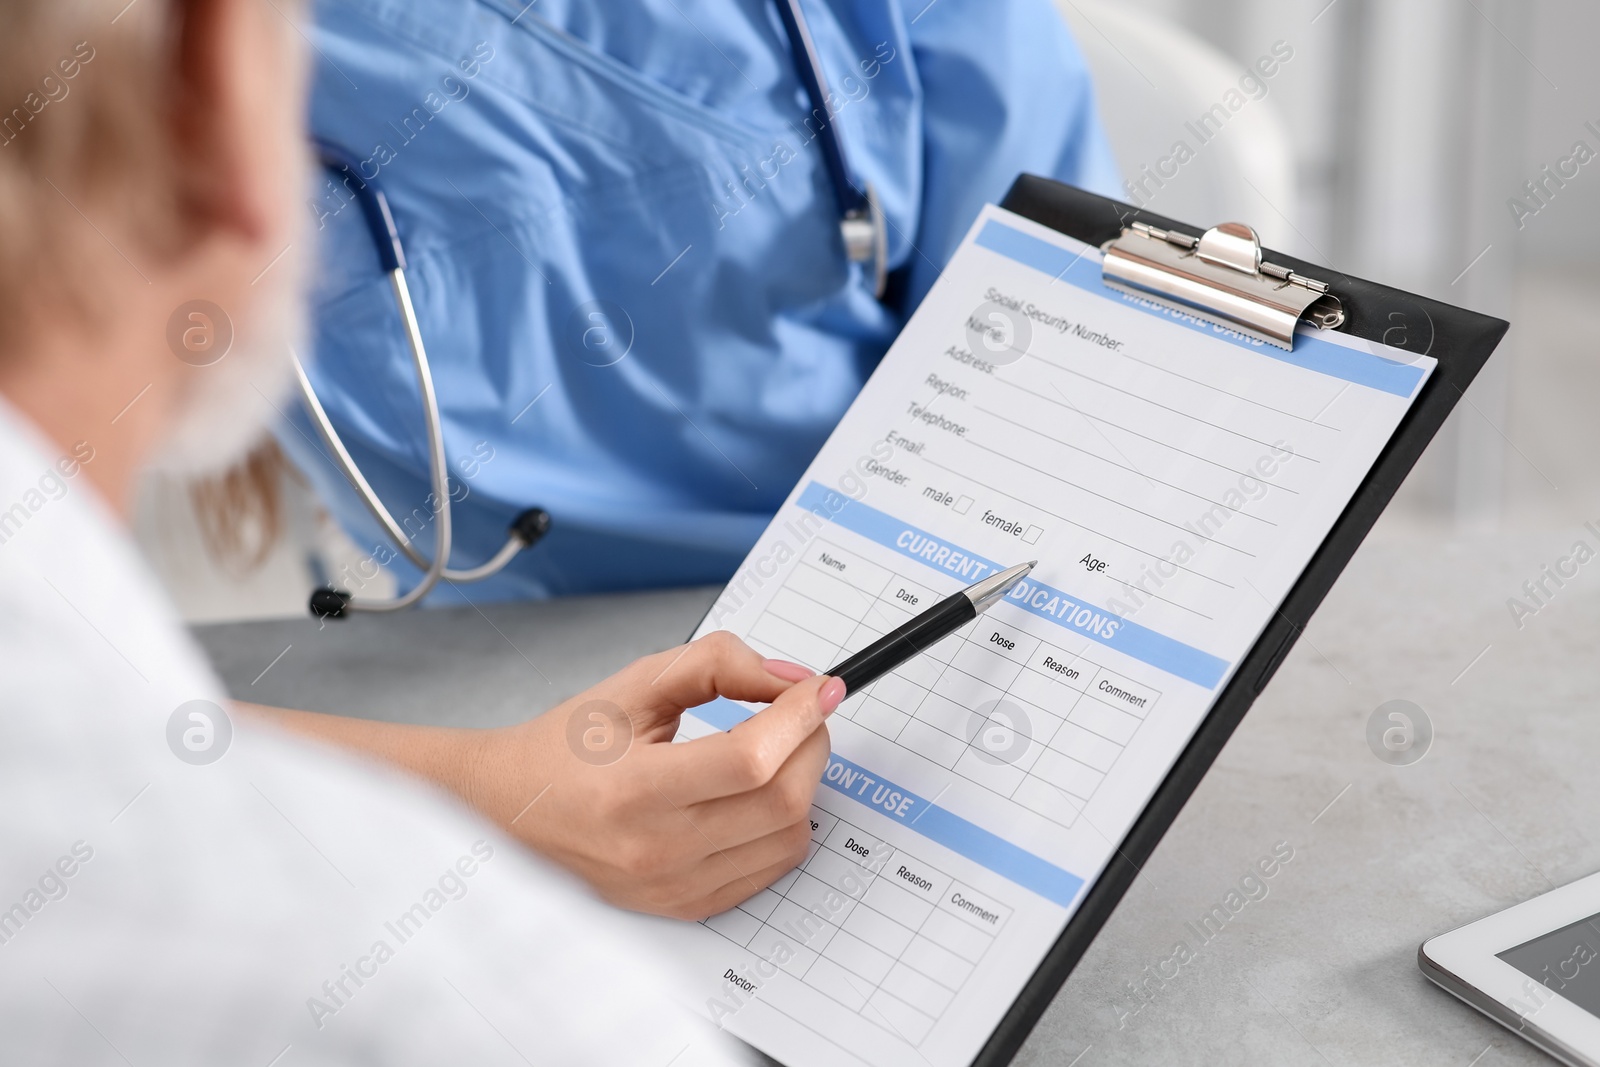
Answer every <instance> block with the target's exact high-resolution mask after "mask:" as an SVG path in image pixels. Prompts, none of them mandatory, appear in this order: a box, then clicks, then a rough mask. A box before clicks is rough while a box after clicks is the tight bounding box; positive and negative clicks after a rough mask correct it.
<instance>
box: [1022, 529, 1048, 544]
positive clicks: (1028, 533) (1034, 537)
mask: <svg viewBox="0 0 1600 1067" xmlns="http://www.w3.org/2000/svg"><path fill="white" fill-rule="evenodd" d="M1042 533H1044V531H1043V530H1041V529H1039V527H1037V526H1030V527H1028V528H1027V529H1026V530H1024V531H1023V532H1022V539H1023V540H1024V541H1026V542H1028V544H1030V545H1031V544H1034V543H1035V542H1036V541H1038V540H1039V535H1040V534H1042Z"/></svg>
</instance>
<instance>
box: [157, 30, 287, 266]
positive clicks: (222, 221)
mask: <svg viewBox="0 0 1600 1067" xmlns="http://www.w3.org/2000/svg"><path fill="white" fill-rule="evenodd" d="M285 6H287V7H289V8H290V10H291V11H292V10H293V9H295V8H297V7H298V6H299V5H297V4H293V5H284V4H279V3H273V2H270V0H269V2H266V3H263V2H262V0H173V3H172V11H173V15H174V17H175V18H176V19H177V23H178V24H177V25H176V26H174V27H173V34H172V39H173V41H174V51H173V67H172V78H171V86H172V88H171V93H172V96H171V102H172V110H171V114H172V126H171V131H172V152H173V157H174V161H175V163H176V164H177V166H178V168H179V173H178V174H177V176H176V179H177V185H178V188H179V190H180V191H181V195H182V196H183V198H184V207H185V209H186V214H187V216H188V217H189V218H192V219H194V220H196V221H197V222H199V223H200V224H201V225H202V226H203V227H205V228H206V229H208V230H210V231H212V232H218V231H222V232H225V233H228V234H230V235H232V236H234V237H237V238H239V239H242V240H244V241H246V242H249V243H255V242H259V241H262V240H264V239H267V238H268V237H269V236H270V235H271V232H272V228H273V225H274V222H275V219H276V210H277V209H278V207H279V206H280V205H281V204H282V203H283V197H282V194H281V191H280V189H279V183H280V182H281V181H282V180H283V179H284V177H285V172H284V161H283V160H282V159H281V158H276V157H278V156H281V154H282V153H281V148H282V146H283V144H284V140H283V138H284V136H301V133H300V127H299V124H300V122H301V121H302V111H301V108H302V101H303V87H302V86H301V84H300V76H301V63H300V62H299V56H298V54H297V49H296V48H295V47H294V45H295V43H297V42H291V40H290V38H293V37H294V35H295V33H296V30H295V29H293V28H291V26H290V25H288V24H287V19H288V17H289V14H288V13H287V12H285V11H284V10H283V9H284V7H285Z"/></svg>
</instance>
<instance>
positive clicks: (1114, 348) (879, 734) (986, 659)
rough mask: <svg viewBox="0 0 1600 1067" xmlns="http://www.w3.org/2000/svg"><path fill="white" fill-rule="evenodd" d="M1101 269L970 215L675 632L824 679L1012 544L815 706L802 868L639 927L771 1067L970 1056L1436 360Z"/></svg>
mask: <svg viewBox="0 0 1600 1067" xmlns="http://www.w3.org/2000/svg"><path fill="white" fill-rule="evenodd" d="M1100 278H1101V270H1100V253H1099V251H1098V250H1097V249H1095V248H1093V247H1091V246H1087V245H1084V244H1081V243H1080V242H1077V241H1074V240H1073V239H1071V238H1069V237H1065V236H1063V235H1061V234H1059V233H1057V232H1055V231H1053V230H1050V229H1048V228H1046V227H1043V226H1040V225H1038V224H1036V223H1033V222H1031V221H1029V220H1026V219H1023V218H1021V217H1019V216H1017V215H1014V214H1011V213H1009V212H1006V211H1004V210H1002V209H999V208H996V207H989V208H986V209H985V211H984V213H983V215H982V216H981V217H980V218H979V220H978V221H977V223H976V224H975V225H974V227H973V229H972V231H971V232H970V233H969V234H968V235H967V238H966V240H965V242H964V243H963V244H962V246H961V247H960V249H959V250H958V251H957V252H956V254H955V256H954V258H953V259H952V260H951V262H950V265H949V266H948V267H947V268H946V269H945V271H944V273H943V275H942V276H941V277H940V279H939V281H938V282H937V283H936V284H935V285H934V287H933V289H932V291H931V292H930V293H929V294H928V297H927V299H926V300H925V301H924V302H923V304H922V306H921V307H920V308H919V309H918V311H917V312H916V314H915V315H914V316H913V317H912V319H911V321H910V323H909V324H908V325H907V326H906V328H905V330H904V332H903V333H901V335H900V337H899V338H898V340H896V341H895V343H894V346H893V347H892V348H891V349H890V351H889V353H888V355H887V356H886V357H885V358H884V360H883V362H882V364H881V366H879V368H878V370H877V371H876V373H875V374H873V376H872V378H871V380H870V381H869V382H868V383H867V385H866V387H865V388H864V389H863V390H862V392H861V395H860V397H859V398H858V399H857V400H856V402H855V404H854V405H853V406H852V407H851V408H850V410H849V412H848V413H847V414H846V416H845V417H844V419H843V421H842V422H841V423H840V425H839V427H838V429H837V430H836V431H835V432H834V434H833V436H832V437H831V438H830V439H829V440H828V442H827V444H826V445H825V446H824V448H823V449H822V451H821V452H820V453H819V454H818V456H817V458H816V460H815V462H813V463H812V465H811V467H810V469H809V470H808V471H807V473H806V475H805V477H804V478H803V479H802V480H801V482H800V484H799V485H798V486H797V487H796V488H795V490H794V492H793V493H792V494H791V495H790V497H789V499H788V501H787V502H786V503H785V504H784V506H783V508H782V509H781V510H780V511H779V512H778V514H777V516H776V518H775V519H774V520H773V523H772V525H771V526H770V527H769V528H768V529H767V531H766V533H765V534H764V535H763V536H762V538H761V539H760V541H759V542H758V543H757V544H756V546H755V548H754V550H753V551H752V552H751V553H750V556H749V557H748V558H747V559H746V560H745V562H744V564H743V565H742V566H741V567H740V569H739V571H738V573H737V574H736V576H735V577H734V579H733V581H732V582H731V583H729V585H728V588H727V589H726V590H725V591H724V593H723V595H722V596H721V598H720V599H719V600H718V602H717V604H716V606H715V607H714V609H713V610H712V612H711V613H710V615H709V616H708V617H707V618H706V620H705V621H704V623H703V624H702V625H701V627H700V632H701V633H705V632H709V631H711V630H716V629H727V630H731V631H733V632H734V633H736V634H738V635H740V636H741V637H743V638H744V639H745V640H747V641H748V642H749V643H750V644H751V645H753V646H754V647H755V648H757V649H758V650H760V651H761V652H762V653H764V654H767V655H771V656H777V657H781V658H785V659H791V660H795V661H797V662H799V663H803V664H805V665H806V666H808V667H811V668H813V669H815V670H818V671H822V670H826V669H827V668H828V667H830V666H832V665H833V664H835V663H837V662H839V661H840V660H842V659H844V658H845V657H847V656H849V655H850V654H852V653H854V652H856V651H857V650H859V649H861V648H862V647H864V646H865V645H867V644H868V643H870V642H871V641H873V640H876V639H877V638H878V637H880V636H882V635H883V634H884V633H886V632H888V631H889V630H891V629H893V628H894V627H896V626H898V625H900V624H902V623H904V622H906V621H907V620H909V619H910V618H911V617H912V616H913V615H915V614H916V613H918V612H921V611H924V610H926V609H927V608H928V607H930V606H931V605H932V604H934V603H935V602H936V601H937V600H938V599H939V598H941V597H945V596H948V595H950V594H951V593H953V592H955V591H957V590H958V589H960V588H962V587H963V586H966V585H968V584H970V583H972V582H974V581H977V580H978V579H980V578H983V577H986V576H987V575H990V574H993V573H994V572H995V571H996V570H999V569H1002V568H1005V567H1008V566H1010V565H1012V564H1015V563H1018V562H1022V561H1025V560H1029V559H1038V560H1039V565H1038V567H1037V568H1036V569H1035V570H1034V572H1033V573H1032V575H1030V576H1029V577H1028V578H1027V579H1026V580H1024V581H1023V582H1022V583H1021V584H1019V585H1018V586H1017V587H1016V588H1015V589H1014V590H1013V591H1012V592H1011V594H1010V596H1009V597H1008V598H1007V599H1006V600H1005V601H1003V602H1002V603H1000V604H998V605H996V606H994V607H993V608H991V609H990V610H989V612H988V613H987V614H985V615H983V616H981V617H980V618H978V619H977V620H976V621H974V622H973V623H970V624H968V625H967V626H966V627H965V628H964V629H962V630H961V631H960V632H958V633H956V634H954V635H953V636H951V637H950V638H948V639H946V640H945V641H943V642H941V643H940V644H939V645H937V646H935V648H933V649H932V650H930V651H929V652H927V653H925V654H923V655H921V656H918V657H917V658H915V659H914V660H912V661H911V662H909V663H907V664H905V665H904V666H902V667H901V668H900V669H899V670H897V671H895V672H894V673H893V674H891V675H889V676H887V677H884V678H883V679H881V680H879V681H878V682H876V683H874V684H873V685H871V686H868V687H866V688H865V689H864V690H862V691H861V692H858V693H852V694H850V695H849V696H848V698H847V699H846V701H845V702H844V704H843V705H842V706H841V707H840V708H839V710H838V711H837V712H836V713H835V714H834V716H833V717H832V718H831V719H830V720H829V731H830V734H831V739H832V750H833V755H832V757H831V758H830V760H829V763H828V767H827V771H826V774H825V776H824V780H823V787H822V788H820V789H819V790H818V796H817V801H816V807H815V809H814V810H813V812H812V829H813V834H812V841H813V844H812V848H811V852H810V855H809V858H808V859H807V860H806V862H805V863H804V864H803V865H802V866H801V867H800V868H799V869H797V870H795V871H793V872H791V873H790V874H789V875H787V876H786V877H784V878H783V879H781V880H780V881H779V882H777V883H776V884H775V885H773V886H772V887H771V888H770V889H767V890H765V891H763V892H761V893H759V894H757V895H756V896H755V897H753V898H752V899H750V900H748V901H746V902H745V903H744V904H742V905H740V906H739V907H738V908H735V909H733V910H731V911H729V912H726V913H724V914H722V915H717V916H714V917H712V918H710V919H708V920H706V921H705V922H704V923H701V924H678V925H675V926H671V927H668V928H667V929H668V930H669V931H670V932H669V934H668V935H667V936H669V937H670V938H671V939H672V941H673V947H674V948H676V949H678V950H679V953H680V955H681V957H682V958H684V959H686V960H688V961H690V963H691V966H692V969H693V972H694V975H695V977H696V979H697V981H698V982H699V985H698V986H697V987H696V988H693V989H691V990H690V991H689V992H690V1000H691V1002H692V1003H693V1004H694V1005H695V1006H696V1007H697V1008H698V1009H699V1010H702V1011H703V1012H705V1014H706V1015H707V1016H708V1017H709V1018H710V1019H712V1021H714V1022H715V1023H716V1024H717V1025H719V1026H721V1027H723V1028H725V1029H726V1030H728V1031H730V1032H731V1033H733V1034H735V1035H737V1036H738V1037H740V1038H742V1039H744V1040H746V1041H748V1042H749V1043H751V1044H752V1045H755V1046H756V1047H758V1048H760V1049H761V1050H763V1051H765V1052H766V1053H768V1054H769V1055H771V1056H773V1057H775V1058H776V1059H778V1060H779V1061H781V1062H782V1063H784V1064H787V1065H789V1067H838V1065H841V1064H871V1065H874V1067H882V1065H889V1064H895V1065H899V1064H926V1065H928V1067H956V1065H963V1064H968V1063H970V1062H971V1061H972V1059H973V1058H974V1057H975V1056H976V1054H977V1053H978V1051H979V1050H980V1049H981V1048H982V1047H983V1045H984V1043H985V1042H986V1041H987V1040H988V1039H989V1037H990V1035H991V1033H992V1032H993V1030H994V1028H995V1026H996V1025H997V1024H998V1023H999V1021H1000V1019H1001V1017H1002V1015H1003V1014H1004V1013H1005V1012H1006V1011H1007V1009H1008V1008H1010V1006H1011V1005H1012V1003H1013V1002H1014V1000H1015V999H1016V997H1017V996H1018V994H1019V993H1020V991H1021V989H1022V987H1023V985H1024V983H1025V982H1026V981H1027V980H1028V978H1029V977H1030V976H1031V975H1032V974H1033V973H1034V971H1035V970H1036V969H1037V968H1038V966H1039V964H1040V962H1041V960H1042V959H1043V957H1044V955H1045V953H1046V952H1047V951H1048V949H1049V948H1050V946H1051V945H1052V944H1053V943H1054V942H1055V941H1056V939H1057V938H1058V937H1059V936H1060V934H1061V932H1062V929H1063V928H1064V926H1065V925H1066V923H1067V921H1068V920H1069V919H1070V918H1071V917H1072V915H1073V913H1074V910H1075V909H1076V908H1077V906H1078V904H1079V902H1080V901H1081V900H1082V899H1083V896H1084V894H1085V893H1086V892H1087V891H1088V889H1089V888H1090V886H1092V885H1093V883H1094V881H1095V879H1096V877H1097V876H1098V874H1099V873H1100V872H1101V870H1102V869H1103V868H1104V867H1105V866H1106V863H1107V860H1108V858H1109V857H1110V856H1111V855H1112V854H1113V851H1114V849H1115V848H1116V847H1117V845H1118V844H1119V843H1120V841H1121V840H1122V838H1123V837H1124V835H1125V834H1126V833H1127V831H1128V829H1129V828H1130V826H1131V825H1132V823H1133V822H1134V820H1135V819H1136V818H1137V817H1138V816H1139V814H1140V812H1141V811H1142V810H1143V808H1144V807H1145V805H1146V803H1147V802H1148V801H1149V799H1150V797H1151V795H1152V794H1153V792H1154V791H1155V789H1156V788H1157V786H1158V785H1159V784H1160V783H1161V781H1162V780H1163V779H1164V778H1165V776H1166V775H1167V773H1168V771H1169V770H1170V769H1171V767H1172V764H1173V762H1174V761H1175V760H1176V758H1177V757H1178V755H1179V753H1180V752H1181V751H1182V749H1183V747H1184V745H1185V744H1186V743H1187V742H1188V740H1189V739H1190V736H1191V735H1192V734H1193V733H1194V731H1195V729H1196V728H1197V727H1198V725H1199V724H1200V722H1201V721H1202V720H1203V719H1204V717H1205V715H1206V713H1207V712H1208V711H1209V710H1210V708H1211V705H1212V702H1213V701H1214V700H1215V699H1216V697H1217V696H1218V694H1219V693H1220V692H1221V690H1222V687H1223V685H1224V684H1225V683H1226V682H1227V681H1228V679H1229V678H1230V677H1231V675H1232V674H1233V672H1234V670H1235V668H1236V667H1237V665H1238V664H1239V662H1240V660H1241V659H1242V658H1243V657H1244V656H1245V654H1246V653H1247V652H1248V651H1249V650H1250V648H1251V646H1252V645H1253V644H1254V642H1255V641H1256V639H1257V637H1258V635H1259V634H1260V633H1261V631H1262V629H1263V627H1264V626H1265V625H1266V623H1267V621H1268V620H1269V619H1270V618H1271V617H1272V615H1273V613H1274V612H1275V611H1276V610H1277V607H1278V605H1279V604H1280V603H1281V602H1282V600H1283V598H1284V597H1285V595H1286V594H1287V593H1288V591H1289V589H1290V587H1291V586H1292V585H1293V584H1294V582H1295V580H1296V579H1297V578H1298V576H1299V575H1300V573H1301V572H1302V570H1303V569H1304V568H1305V566H1306V564H1307V563H1308V561H1309V560H1310V558H1311V556H1312V554H1313V553H1314V552H1315V551H1316V549H1317V548H1318V546H1319V545H1320V544H1321V543H1322V541H1323V539H1324V538H1325V537H1326V536H1327V534H1328V531H1329V529H1330V528H1331V527H1332V525H1333V523H1334V521H1335V520H1336V519H1337V517H1338V516H1339V514H1340V513H1341V511H1343V509H1344V507H1345V505H1346V504H1347V503H1348V501H1349V499H1350V497H1351V496H1352V494H1353V493H1354V492H1355V491H1356V489H1357V487H1358V486H1359V485H1360V483H1361V481H1362V479H1363V478H1364V477H1365V476H1366V474H1367V472H1368V470H1369V469H1370V468H1371V466H1372V464H1373V462H1374V460H1375V459H1376V458H1377V456H1378V454H1379V452H1380V451H1381V450H1382V449H1383V447H1384V445H1385V444H1386V443H1387V442H1388V440H1389V438H1390V436H1391V435H1392V434H1393V433H1394V431H1395V428H1396V427H1397V426H1398V424H1399V422H1400V420H1401V418H1402V417H1403V416H1404V415H1405V413H1406V411H1407V409H1408V408H1409V407H1410V405H1411V402H1412V400H1413V399H1414V398H1415V397H1416V396H1417V394H1418V391H1419V390H1420V389H1421V387H1422V385H1423V382H1424V381H1425V380H1426V378H1427V376H1428V374H1429V373H1430V371H1431V370H1432V368H1433V366H1434V361H1433V360H1432V359H1430V358H1427V357H1417V356H1414V355H1411V354H1408V353H1403V352H1399V351H1398V350H1394V349H1388V348H1385V347H1384V346H1382V345H1377V344H1374V343H1369V342H1365V341H1360V340H1356V339H1352V338H1348V337H1344V336H1341V335H1336V334H1331V333H1319V332H1317V331H1312V330H1307V331H1305V332H1303V333H1302V334H1301V335H1300V336H1298V337H1297V338H1296V342H1295V346H1294V350H1293V351H1292V352H1286V351H1283V350H1282V349H1278V348H1275V347H1273V346H1271V345H1267V344H1263V343H1259V342H1256V341H1253V340H1251V339H1248V338H1245V337H1243V336H1241V335H1239V334H1236V333H1232V332H1230V331H1228V330H1225V329H1223V328H1220V327H1217V326H1214V325H1212V324H1210V323H1206V322H1202V321H1200V320H1197V319H1195V318H1192V317H1190V316H1187V315H1183V314H1181V313H1178V312H1174V311H1171V310H1168V309H1166V308H1163V307H1160V306H1158V305H1155V304H1153V303H1151V302H1148V301H1144V300H1141V299H1139V298H1137V297H1132V296H1128V295H1125V294H1122V293H1119V292H1116V291H1113V290H1110V289H1107V288H1106V287H1105V286H1104V285H1103V284H1102V283H1101V280H1100ZM750 714H752V710H751V709H750V708H747V707H744V706H742V705H740V704H737V703H734V702H731V701H727V700H720V701H717V702H715V703H712V704H708V705H705V706H703V707H701V708H697V709H695V710H694V711H692V712H691V713H689V715H688V716H686V717H685V719H684V723H683V727H682V730H681V732H680V736H681V737H696V736H701V735H703V734H706V733H709V732H711V731H713V730H722V729H728V728H729V727H731V726H733V725H735V724H736V723H738V722H739V721H741V720H742V719H744V718H746V717H748V716H749V715H750Z"/></svg>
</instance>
